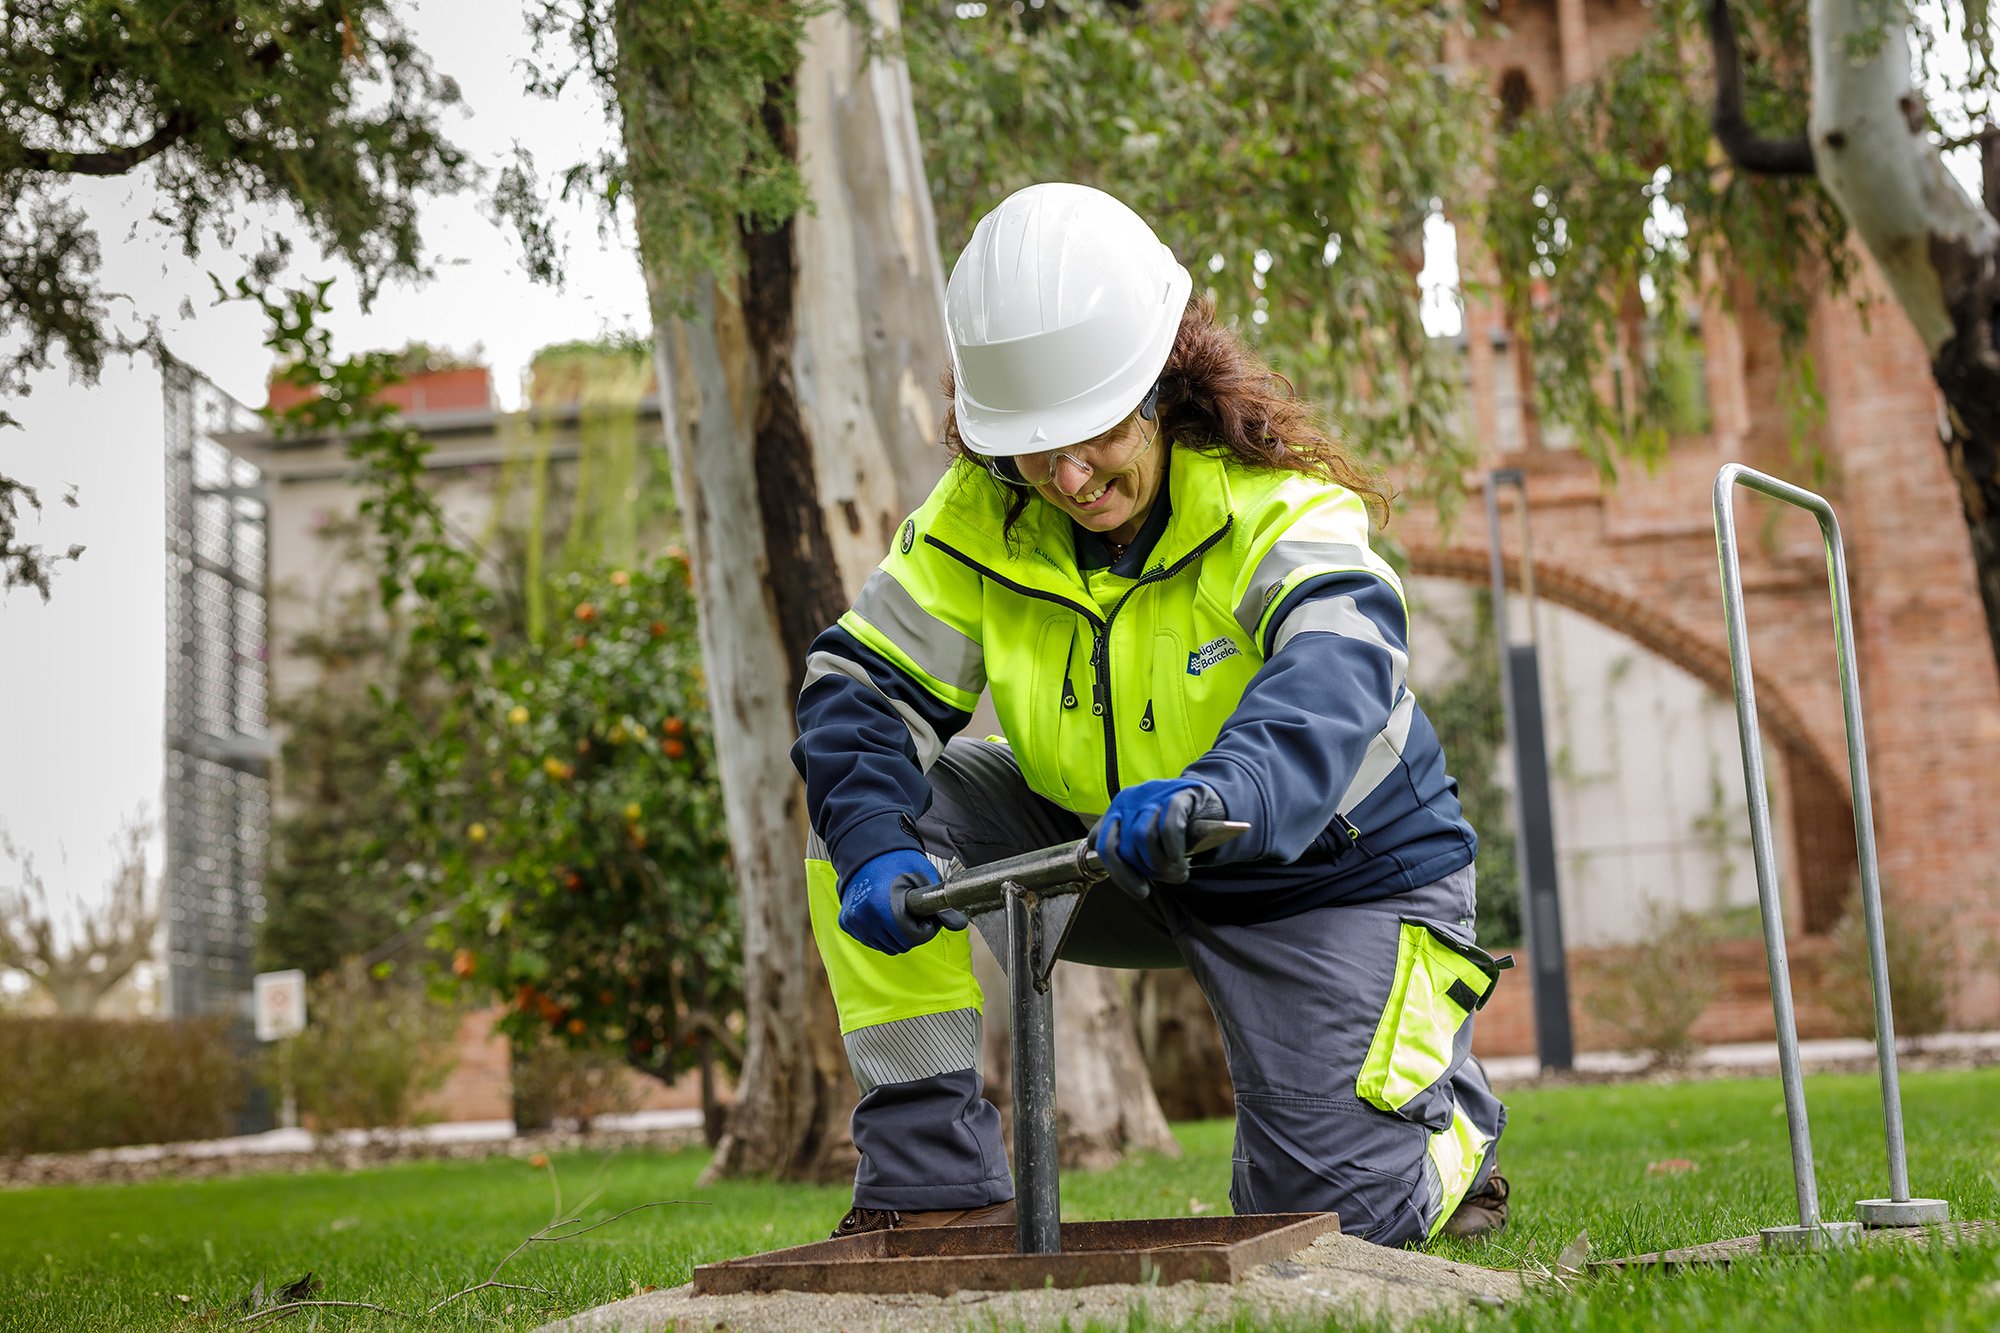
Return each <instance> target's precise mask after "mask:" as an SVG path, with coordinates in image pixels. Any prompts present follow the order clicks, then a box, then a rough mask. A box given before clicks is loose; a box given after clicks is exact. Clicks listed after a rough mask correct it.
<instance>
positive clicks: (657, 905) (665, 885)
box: [239, 284, 741, 1082]
mask: <svg viewBox="0 0 2000 1333" xmlns="http://www.w3.org/2000/svg"><path fill="white" fill-rule="evenodd" d="M325 292H326V286H325V285H324V284H322V285H321V286H320V287H318V288H317V289H316V290H311V291H303V292H291V293H288V294H286V295H284V296H283V297H276V298H274V297H271V296H268V295H264V294H260V293H256V292H254V291H253V290H251V289H249V288H248V287H242V286H240V287H239V295H241V296H243V297H247V298H251V299H256V300H258V301H259V302H260V304H261V305H262V306H263V309H264V311H265V315H266V317H267V319H268V320H269V321H270V327H271V332H270V334H269V335H268V337H267V340H266V341H267V345H268V346H269V347H270V348H271V349H272V351H273V352H274V353H276V355H277V358H278V361H279V364H280V365H281V366H282V367H284V369H282V370H281V371H280V372H279V374H280V378H282V379H283V380H285V381H286V382H287V383H290V384H293V385H296V386H299V387H302V388H306V389H310V390H312V391H313V392H312V394H311V396H310V397H308V398H307V399H306V401H304V402H303V403H302V404H301V405H300V406H298V407H296V408H293V409H291V410H290V411H289V412H286V413H284V414H283V415H282V416H280V417H278V418H276V419H275V421H274V425H275V427H276V428H277V429H278V430H279V431H280V432H285V433H296V434H325V433H329V432H339V433H341V434H343V435H344V436H345V437H346V440H347V452H348V456H349V458H350V460H351V461H352V462H353V463H354V464H355V466H356V473H355V477H356V481H357V482H358V484H359V486H360V488H361V491H362V501H361V505H360V517H361V519H362V521H363V524H364V527H365V531H366V538H365V540H364V542H363V549H364V551H365V558H366V559H367V560H368V561H369V562H370V563H371V564H372V565H373V566H374V571H375V574H376V579H377V594H378V596H377V601H378V606H379V611H380V613H381V616H382V618H383V620H384V622H385V625H386V630H387V632H386V634H385V636H384V637H385V638H386V640H387V641H388V642H389V643H390V644H391V645H392V647H391V649H390V650H389V651H390V652H391V654H392V655H394V656H397V657H398V658H399V659H400V662H399V663H398V664H399V665H401V666H404V667H407V666H409V665H411V664H413V663H414V664H416V665H417V666H418V667H419V668H420V669H419V670H417V671H415V672H412V671H408V670H402V671H396V672H392V673H390V675H391V678H393V679H397V680H400V681H403V682H405V683H404V684H403V686H402V687H401V688H398V689H396V690H395V691H394V692H393V693H392V692H390V691H388V690H384V689H381V688H377V689H376V690H374V691H372V693H371V695H370V700H371V706H370V707H369V708H367V709H364V710H363V711H362V713H359V714H357V715H356V717H355V718H354V720H353V723H352V725H354V726H356V727H358V728H374V729H376V731H377V733H378V740H379V741H385V742H386V746H385V747H382V748H386V751H387V753H388V754H389V755H390V756H391V758H390V760H389V762H388V763H387V764H386V765H385V766H384V772H383V773H382V774H381V778H380V780H381V781H382V782H383V783H385V784H386V785H387V787H388V788H389V794H390V795H391V796H392V798H393V799H391V800H389V801H388V802H386V803H382V802H378V803H375V804H374V805H373V806H372V807H371V808H372V809H374V810H375V811H376V812H377V813H376V817H377V818H381V817H382V814H381V812H382V811H383V810H384V808H385V805H386V809H387V810H389V811H390V812H392V813H390V814H389V815H388V816H387V818H386V820H385V821H384V824H383V826H382V827H379V828H377V829H374V830H371V831H369V833H368V836H369V837H370V838H371V839H373V840H375V841H376V842H379V843H380V844H381V845H383V846H385V847H386V846H394V847H396V848H398V849H399V850H401V851H405V852H411V853H413V854H414V855H415V856H416V857H417V858H418V861H417V862H416V863H415V864H413V865H406V866H404V867H401V868H400V870H399V872H398V873H397V875H396V877H395V880H394V887H393V888H389V889H388V892H389V893H390V894H391V895H392V896H395V897H397V898H398V899H400V901H398V902H397V903H396V904H395V907H396V911H397V913H398V915H400V916H401V917H402V918H403V919H405V920H410V921H422V920H425V919H429V920H430V921H431V922H432V926H431V931H430V936H429V942H430V943H431V944H432V945H433V946H434V948H435V949H436V950H437V953H438V956H440V957H443V956H446V955H448V956H449V957H450V960H451V963H450V969H449V972H450V977H451V981H449V982H447V981H446V979H445V978H444V977H443V975H442V974H441V975H440V977H439V981H440V983H441V984H455V985H456V986H458V987H460V988H463V989H468V990H471V991H474V992H477V993H485V994H492V995H496V996H498V997H501V998H502V999H504V1000H505V1002H506V1004H507V1016H506V1018H505V1020H504V1026H505V1027H506V1029H507V1030H508V1031H509V1032H510V1034H511V1035H513V1036H514V1037H516V1038H518V1039H522V1040H534V1039H537V1038H538V1037H539V1036H540V1034H542V1033H544V1032H546V1033H548V1034H551V1035H553V1036H554V1037H555V1038H557V1039H558V1040H560V1041H562V1042H565V1043H567V1044H569V1045H572V1046H577V1047H591V1048H597V1049H610V1050H615V1051H619V1052H621V1053H622V1054H623V1055H624V1057H625V1058H626V1060H627V1061H629V1062H630V1063H631V1064H632V1065H634V1066H636V1067H637V1068H639V1069H641V1070H643V1071H645V1072H646V1073H649V1074H652V1075H655V1076H657V1077H659V1078H661V1079H665V1080H671V1079H673V1078H674V1077H676V1076H677V1075H678V1074H680V1073H682V1072H683V1071H685V1070H687V1069H689V1068H691V1067H695V1066H701V1067H702V1068H703V1069H704V1071H705V1072H706V1071H707V1070H708V1068H709V1066H710V1065H711V1063H712V1062H715V1061H720V1062H721V1063H723V1064H724V1065H725V1066H731V1067H733V1066H735V1065H736V1064H737V1063H738V1060H739V1051H738V1048H737V1044H736V1039H735V1036H734V1031H735V1029H736V1027H737V1026H738V1019H737V1015H738V1013H739V1011H740V1007H741V1000H740V966H741V946H740V939H739V932H738V929H737V923H736V916H735V910H734V901H735V899H734V892H733V888H732V885H731V881H730V876H729V868H728V838H727V834H726V832H725V829H724V819H723V809H722V798H721V792H720V788H719V786H718V784H717V782H716V777H715V763H714V752H713V746H712V742H711V739H710V733H709V723H708V713H707V710H706V705H705V702H704V700H703V697H702V675H701V661H700V650H699V648H698V645H697V642H696V634H695V611H694V601H693V594H692V591H691V588H690V580H689V574H688V567H687V562H686V558H685V556H684V555H682V554H680V553H679V552H677V551H670V552H667V553H665V554H663V555H661V556H659V557H658V558H656V559H653V560H651V561H649V562H644V563H641V562H635V563H634V567H633V568H631V569H613V568H607V567H603V566H601V565H590V566H588V567H585V568H579V569H573V570H570V571H568V572H567V573H564V574H562V575H561V576H560V577H559V578H557V579H556V580H555V581H554V584H553V586H551V587H550V588H548V589H546V590H545V592H546V593H548V594H552V597H551V600H552V602H553V603H554V604H555V605H557V606H560V607H561V608H562V609H563V611H562V614H563V616H564V619H563V620H562V622H561V623H560V625H559V626H558V627H556V628H555V629H553V630H551V631H549V632H548V633H545V634H543V635H541V636H540V637H539V638H537V637H535V636H531V635H530V634H528V632H527V630H526V627H525V623H524V616H523V614H522V611H521V608H522V605H523V599H522V597H521V596H519V592H520V586H519V583H520V576H519V572H518V571H516V570H514V569H512V568H507V567H500V568H498V569H495V568H491V567H489V568H487V569H486V570H485V572H484V573H482V555H483V554H484V553H482V552H479V551H477V550H475V549H473V548H472V546H471V544H470V543H468V542H467V541H465V540H463V539H461V538H459V537H458V536H456V535H455V534H454V533H453V532H452V531H451V529H450V528H449V526H448V525H447V523H446V521H445V518H444V515H443V513H442V511H441V509H440V508H439V506H438V503H437V500H436V498H435V497H434V496H433V495H432V494H431V492H430V490H429V489H428V487H427V485H426V484H425V465H424V455H425V453H426V452H427V451H428V448H429V446H428V445H426V444H425V443H424V441H423V439H422V437H421V436H420V435H419V434H418V433H417V432H416V431H415V430H413V429H411V428H410V427H409V426H407V425H406V424H404V423H403V422H401V421H400V420H399V418H398V417H397V414H396V410H395V409H394V408H393V407H391V406H389V405H387V404H385V403H383V402H382V401H381V390H382V389H383V388H384V387H385V386H386V385H387V384H389V383H391V382H393V381H394V380H395V379H396V378H397V377H398V375H399V373H400V372H399V369H398V363H397V360H396V358H395V357H394V356H393V355H391V354H387V353H369V354H365V355H361V356H353V357H346V358H336V357H335V356H334V355H333V353H332V347H331V342H330V339H329V338H328V336H327V334H326V332H325V330H323V329H322V328H320V327H319V326H318V324H317V322H316V321H317V318H318V316H320V315H322V314H323V313H325V311H326V309H327V305H326V301H325ZM495 563H498V562H495ZM413 676H414V677H415V679H414V680H412V677H413ZM282 850H283V849H282V848H281V849H280V851H281V854H282ZM370 861H371V859H370V858H366V857H363V858H359V863H360V864H364V865H366V864H370ZM363 887H364V889H365V888H366V886H363ZM378 887H380V886H378ZM284 910H285V904H284V903H283V902H282V901H279V902H277V903H274V905H273V915H274V919H279V920H281V919H282V917H283V913H284ZM440 971H441V973H442V969H441V970H440ZM705 1082H707V1080H705Z"/></svg>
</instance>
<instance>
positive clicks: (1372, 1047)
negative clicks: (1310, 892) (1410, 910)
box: [1354, 919, 1499, 1111]
mask: <svg viewBox="0 0 2000 1333" xmlns="http://www.w3.org/2000/svg"><path fill="white" fill-rule="evenodd" d="M1498 977H1499V969H1498V966H1497V965H1496V964H1495V963H1494V962H1493V960H1492V959H1491V958H1490V957H1488V956H1487V954H1486V953H1485V951H1484V950H1482V949H1479V948H1477V947H1475V946H1473V945H1467V944H1459V943H1457V942H1456V941H1452V940H1449V939H1447V938H1446V937H1445V936H1443V935H1441V934H1440V933H1438V932H1437V931H1435V930H1433V929H1431V928H1430V927H1429V926H1426V925H1425V924H1423V923H1422V922H1419V921H1411V920H1408V919H1405V920H1404V921H1403V923H1402V927H1401V929H1400V930H1399V931H1398V933H1397V939H1396V977H1395V980H1394V981H1393V982H1392V983H1391V984H1390V987H1389V1000H1388V1003H1387V1004H1385V1005H1383V1006H1382V1020H1381V1022H1380V1023H1378V1024H1377V1025H1376V1027H1375V1039H1374V1040H1373V1041H1372V1042H1370V1043H1369V1046H1368V1056H1367V1058H1366V1059H1365V1060H1363V1061H1362V1063H1361V1074H1360V1076H1359V1077H1358V1078H1356V1079H1355V1081H1354V1091H1355V1093H1356V1095H1357V1096H1359V1097H1360V1098H1361V1099H1362V1100H1363V1101H1365V1102H1367V1103H1369V1104H1370V1105H1372V1106H1377V1107H1380V1108H1381V1109H1382V1110H1384V1111H1400V1110H1401V1109H1402V1108H1403V1107H1404V1106H1406V1105H1407V1104H1408V1103H1409V1102H1410V1100H1411V1099H1412V1098H1414V1097H1416V1096H1417V1095H1418V1094H1419V1093H1422V1092H1423V1091H1424V1090H1426V1089H1427V1088H1429V1087H1430V1086H1431V1085H1432V1084H1434V1083H1436V1082H1437V1081H1438V1080H1439V1079H1440V1078H1443V1077H1444V1074H1445V1071H1446V1070H1447V1069H1449V1068H1451V1057H1452V1044H1453V1042H1454V1041H1455V1040H1456V1039H1457V1036H1458V1030H1459V1029H1460V1028H1461V1027H1463V1026H1464V1025H1465V1020H1466V1019H1467V1018H1468V1017H1469V1016H1470V1015H1471V1014H1472V1012H1473V1010H1475V1009H1477V1008H1479V1006H1480V1005H1482V1004H1484V1003H1485V1002H1486V997H1487V996H1488V995H1490V994H1492V993H1493V985H1494V982H1495V980H1496V979H1497V978H1498Z"/></svg>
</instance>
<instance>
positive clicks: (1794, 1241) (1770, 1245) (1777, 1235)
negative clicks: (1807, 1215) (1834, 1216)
mask: <svg viewBox="0 0 2000 1333" xmlns="http://www.w3.org/2000/svg"><path fill="white" fill-rule="evenodd" d="M1761 1234H1762V1235H1763V1237H1764V1253H1766V1254H1771V1253H1773V1252H1776V1251H1797V1252H1801V1253H1802V1252H1804V1251H1806V1250H1840V1249H1845V1248H1847V1247H1848V1246H1850V1245H1852V1244H1854V1243H1855V1242H1856V1241H1858V1240H1860V1239H1861V1224H1860V1223H1859V1222H1822V1223H1820V1224H1819V1225H1818V1226H1816V1227H1801V1226H1789V1227H1765V1228H1764V1230H1763V1232H1762V1233H1761Z"/></svg>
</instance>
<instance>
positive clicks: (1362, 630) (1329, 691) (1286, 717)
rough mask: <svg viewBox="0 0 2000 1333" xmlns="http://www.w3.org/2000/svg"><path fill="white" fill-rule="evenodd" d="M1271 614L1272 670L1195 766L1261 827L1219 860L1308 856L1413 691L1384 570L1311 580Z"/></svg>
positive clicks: (1255, 683) (1268, 661) (1404, 632)
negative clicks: (1400, 703) (1409, 689)
mask: <svg viewBox="0 0 2000 1333" xmlns="http://www.w3.org/2000/svg"><path fill="white" fill-rule="evenodd" d="M1265 623H1266V625H1267V626H1268V629H1267V630H1266V633H1267V635H1268V637H1269V642H1267V643H1265V644H1264V645H1262V646H1263V648H1264V650H1265V662H1264V666H1263V669H1262V670H1260V671H1258V673H1257V674H1256V676H1255V677H1253V678H1252V679H1251V682H1250V687H1249V688H1248V689H1246V690H1245V691H1244V692H1243V698H1242V701H1241V702H1240V703H1239V704H1238V705H1237V707H1236V711H1235V712H1234V713H1232V714H1230V717H1229V720H1228V721H1227V722H1225V723H1223V725H1222V730H1221V732H1220V734H1219V735H1217V737H1216V740H1215V744H1214V745H1213V746H1212V747H1211V748H1210V749H1209V751H1208V753H1206V754H1204V755H1203V756H1202V757H1201V758H1200V759H1197V760H1196V761H1195V762H1194V763H1193V764H1191V765H1189V766H1188V768H1187V776H1188V777H1191V778H1194V779H1195V780H1197V781H1199V782H1204V783H1207V784H1208V785H1209V786H1210V787H1212V788H1213V789H1214V790H1215V792H1216V794H1217V795H1219V796H1220V797H1221V798H1222V804H1223V806H1224V808H1225V809H1227V810H1228V812H1229V817H1230V818H1231V819H1241V820H1247V821H1248V822H1249V823H1250V825H1251V831H1250V832H1249V833H1247V834H1245V835H1244V836H1242V837H1240V838H1237V839H1236V840H1235V841H1233V842H1229V843H1225V844H1224V845H1223V846H1222V847H1221V848H1219V849H1218V850H1217V851H1216V852H1215V853H1214V856H1213V859H1214V861H1215V862H1216V863H1218V864H1220V863H1225V862H1235V861H1258V860H1268V861H1281V862H1290V861H1295V860H1297V859H1298V858H1299V857H1300V856H1301V855H1302V854H1303V853H1304V852H1305V851H1306V849H1307V848H1308V847H1310V846H1311V845H1312V843H1313V840H1314V839H1316V838H1317V837H1319V835H1320V834H1321V833H1322V832H1324V831H1325V830H1326V828H1327V826H1328V824H1330V823H1332V822H1333V818H1334V812H1335V809H1336V807H1337V806H1338V805H1339V803H1340V799H1341V797H1342V796H1343V794H1345V793H1346V792H1347V791H1348V789H1349V788H1350V787H1351V786H1352V785H1353V784H1354V783H1355V781H1356V779H1357V777H1358V776H1359V775H1361V774H1362V771H1363V761H1364V759H1365V758H1366V757H1367V755H1368V750H1369V746H1370V745H1371V744H1372V743H1374V741H1375V739H1376V738H1377V737H1378V736H1380V735H1381V734H1382V733H1383V732H1384V730H1385V728H1387V727H1388V725H1389V721H1390V714H1391V712H1392V711H1393V710H1394V709H1395V707H1396V704H1397V702H1398V701H1399V699H1400V698H1401V697H1402V695H1403V692H1404V688H1405V686H1404V677H1405V675H1406V673H1407V670H1408V666H1409V647H1408V634H1409V629H1408V619H1407V616H1406V613H1405V611H1404V609H1403V601H1402V598H1401V597H1399V596H1398V595H1397V593H1396V590H1395V589H1394V588H1392V587H1391V586H1390V585H1389V584H1388V583H1387V582H1386V581H1384V580H1383V579H1380V578H1378V577H1376V576H1375V575H1373V574H1369V573H1366V572H1362V571H1345V572H1341V573H1333V574H1326V575H1323V576H1321V577H1319V578H1316V579H1309V580H1307V581H1306V582H1304V583H1302V584H1300V585H1299V587H1298V588H1296V589H1294V590H1293V591H1292V592H1291V594H1290V595H1289V596H1287V597H1286V599H1285V601H1284V603H1283V604H1282V605H1280V606H1279V607H1278V609H1277V611H1276V612H1275V613H1273V614H1272V615H1271V616H1270V617H1269V619H1268V620H1267V621H1266V622H1265Z"/></svg>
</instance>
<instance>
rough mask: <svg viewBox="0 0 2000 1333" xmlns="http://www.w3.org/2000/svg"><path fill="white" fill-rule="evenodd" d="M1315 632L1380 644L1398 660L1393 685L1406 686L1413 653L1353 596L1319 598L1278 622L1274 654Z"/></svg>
mask: <svg viewBox="0 0 2000 1333" xmlns="http://www.w3.org/2000/svg"><path fill="white" fill-rule="evenodd" d="M1314 633H1318V634H1338V635H1339V636H1340V637H1341V638H1343V639H1357V640H1359V641H1360V642H1362V643H1365V644H1368V645H1369V646H1370V647H1373V648H1380V649H1381V650H1382V651H1383V652H1385V653H1387V654H1389V659H1390V661H1392V662H1394V663H1395V667H1394V675H1393V676H1392V677H1391V680H1390V686H1389V688H1390V689H1392V690H1400V689H1402V688H1403V679H1404V677H1405V676H1407V675H1409V672H1410V657H1409V654H1408V653H1405V652H1404V651H1403V650H1402V649H1401V648H1398V647H1397V646H1396V645H1395V644H1393V643H1390V642H1389V637H1388V636H1387V635H1386V634H1384V633H1382V627H1381V626H1380V625H1378V624H1376V623H1375V622H1374V621H1373V620H1371V619H1369V617H1368V615H1367V613H1366V612H1364V611H1363V610H1362V609H1361V608H1360V607H1359V606H1357V605H1355V602H1354V599H1353V598H1352V597H1322V598H1317V599H1315V600H1313V601H1310V602H1307V603H1306V604H1305V605H1303V606H1301V607H1299V608H1297V609H1296V610H1294V611H1293V612H1292V613H1291V614H1290V615H1288V616H1286V617H1285V619H1284V623H1283V624H1281V625H1279V626H1278V632H1277V634H1276V635H1275V636H1274V637H1273V638H1272V640H1271V655H1272V656H1273V657H1276V656H1277V655H1278V653H1279V652H1280V651H1281V650H1282V649H1283V648H1284V646H1285V645H1286V644H1288V643H1290V642H1291V641H1292V640H1293V639H1294V638H1296V637H1297V636H1299V635H1301V634H1314Z"/></svg>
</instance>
